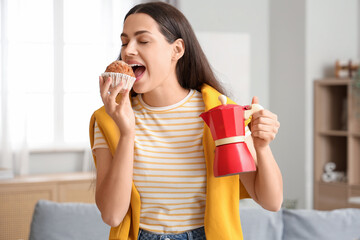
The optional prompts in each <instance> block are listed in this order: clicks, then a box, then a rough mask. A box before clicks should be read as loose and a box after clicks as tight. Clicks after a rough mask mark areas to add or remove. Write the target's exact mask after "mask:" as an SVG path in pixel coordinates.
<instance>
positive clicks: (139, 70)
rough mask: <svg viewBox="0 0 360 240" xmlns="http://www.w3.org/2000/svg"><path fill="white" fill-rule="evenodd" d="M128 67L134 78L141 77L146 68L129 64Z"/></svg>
mask: <svg viewBox="0 0 360 240" xmlns="http://www.w3.org/2000/svg"><path fill="white" fill-rule="evenodd" d="M130 66H131V68H132V70H133V72H134V74H135V77H136V78H138V77H139V76H141V75H142V74H143V73H144V72H145V70H146V67H145V66H143V65H140V64H131V65H130Z"/></svg>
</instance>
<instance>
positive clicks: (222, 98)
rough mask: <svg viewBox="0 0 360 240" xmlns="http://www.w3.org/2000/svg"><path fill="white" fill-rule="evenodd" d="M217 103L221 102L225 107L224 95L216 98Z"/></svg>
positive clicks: (225, 99)
mask: <svg viewBox="0 0 360 240" xmlns="http://www.w3.org/2000/svg"><path fill="white" fill-rule="evenodd" d="M218 99H219V101H220V102H221V104H222V105H226V102H227V98H226V96H225V95H220V96H219V97H218Z"/></svg>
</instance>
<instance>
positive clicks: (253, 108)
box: [244, 103, 264, 120]
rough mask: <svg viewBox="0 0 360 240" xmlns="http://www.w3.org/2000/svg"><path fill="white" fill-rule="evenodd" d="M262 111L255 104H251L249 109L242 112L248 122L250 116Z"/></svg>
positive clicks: (260, 107)
mask: <svg viewBox="0 0 360 240" xmlns="http://www.w3.org/2000/svg"><path fill="white" fill-rule="evenodd" d="M262 109H264V108H263V106H261V105H260V104H257V103H254V104H251V109H249V110H245V111H244V119H245V120H248V119H249V117H250V116H251V115H253V114H254V113H256V112H258V111H260V110H262Z"/></svg>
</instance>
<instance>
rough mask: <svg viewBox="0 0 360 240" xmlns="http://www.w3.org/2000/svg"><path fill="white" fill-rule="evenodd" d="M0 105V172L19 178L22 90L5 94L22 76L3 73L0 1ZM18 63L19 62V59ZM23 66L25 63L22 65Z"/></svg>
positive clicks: (23, 149)
mask: <svg viewBox="0 0 360 240" xmlns="http://www.w3.org/2000/svg"><path fill="white" fill-rule="evenodd" d="M0 7H1V25H0V26H1V29H0V30H1V70H0V72H1V85H0V88H1V100H0V102H1V104H0V109H1V111H0V118H1V120H0V168H2V169H11V170H12V172H13V173H14V174H17V175H22V174H26V173H27V171H28V158H29V154H28V147H27V143H26V132H27V131H26V125H27V124H26V118H27V117H26V116H27V109H26V107H24V106H25V104H24V103H25V102H26V95H25V92H24V90H25V88H24V87H21V86H18V87H17V89H16V92H10V91H9V87H8V86H9V84H8V81H16V80H17V79H18V78H19V77H22V76H23V75H24V74H23V73H21V67H20V66H21V62H22V61H20V62H19V72H17V73H9V72H8V69H7V62H8V61H7V60H8V40H7V38H6V36H7V32H8V26H7V24H6V19H7V17H8V15H7V1H4V0H3V1H1V6H0ZM19 60H21V59H19ZM22 63H23V64H25V62H22ZM0 177H1V176H0Z"/></svg>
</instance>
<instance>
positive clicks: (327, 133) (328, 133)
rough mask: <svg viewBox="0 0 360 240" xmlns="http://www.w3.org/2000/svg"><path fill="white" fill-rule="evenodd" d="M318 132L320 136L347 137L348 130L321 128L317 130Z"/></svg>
mask: <svg viewBox="0 0 360 240" xmlns="http://www.w3.org/2000/svg"><path fill="white" fill-rule="evenodd" d="M319 134H320V135H322V136H329V137H331V136H333V137H347V136H348V135H349V132H348V131H343V130H323V131H319Z"/></svg>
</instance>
